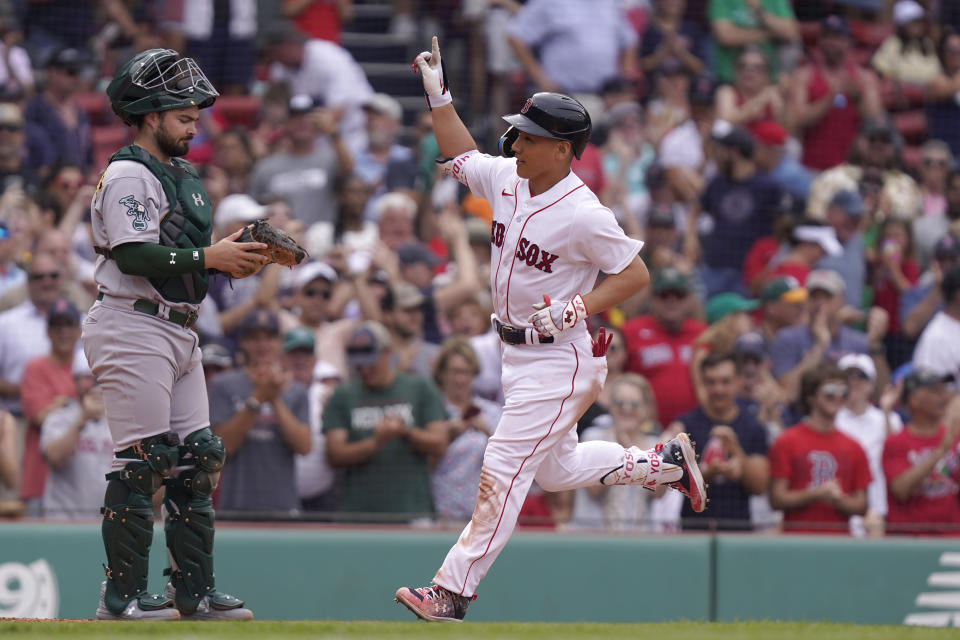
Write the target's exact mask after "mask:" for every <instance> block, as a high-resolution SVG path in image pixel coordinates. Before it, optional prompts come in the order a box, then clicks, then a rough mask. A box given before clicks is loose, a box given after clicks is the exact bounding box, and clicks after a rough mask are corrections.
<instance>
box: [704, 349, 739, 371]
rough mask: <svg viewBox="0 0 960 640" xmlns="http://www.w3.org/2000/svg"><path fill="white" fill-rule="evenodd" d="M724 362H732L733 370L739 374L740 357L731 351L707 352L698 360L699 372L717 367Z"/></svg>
mask: <svg viewBox="0 0 960 640" xmlns="http://www.w3.org/2000/svg"><path fill="white" fill-rule="evenodd" d="M724 362H732V363H733V370H734V372H735V373H736V374H737V375H740V357H739V356H738V355H737V354H736V353H734V352H733V351H713V352H711V353H708V354H707V357H706V358H704V359H703V361H702V362H700V373H701V374H704V373H706V372H707V369H713V368H714V367H718V366H720V365H721V364H723V363H724Z"/></svg>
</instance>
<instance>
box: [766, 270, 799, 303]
mask: <svg viewBox="0 0 960 640" xmlns="http://www.w3.org/2000/svg"><path fill="white" fill-rule="evenodd" d="M808 297H809V294H808V293H807V290H806V289H805V288H804V287H803V286H801V285H800V282H799V281H798V280H797V279H796V278H794V277H793V276H781V277H778V278H774V279H773V280H771V281H770V282H768V283H767V284H765V285H763V289H761V290H760V302H776V301H778V300H781V301H783V302H806V300H807V298H808Z"/></svg>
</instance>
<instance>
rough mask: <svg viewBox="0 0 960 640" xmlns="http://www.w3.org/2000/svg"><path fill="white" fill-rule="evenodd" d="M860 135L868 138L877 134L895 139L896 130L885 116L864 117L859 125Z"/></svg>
mask: <svg viewBox="0 0 960 640" xmlns="http://www.w3.org/2000/svg"><path fill="white" fill-rule="evenodd" d="M860 135H862V136H864V137H865V138H869V139H873V138H876V137H878V136H883V137H885V138H887V139H888V140H893V141H895V140H896V139H897V131H896V129H894V128H893V124H892V123H891V122H890V121H889V120H888V119H887V118H866V119H865V120H864V121H863V125H862V126H861V127H860Z"/></svg>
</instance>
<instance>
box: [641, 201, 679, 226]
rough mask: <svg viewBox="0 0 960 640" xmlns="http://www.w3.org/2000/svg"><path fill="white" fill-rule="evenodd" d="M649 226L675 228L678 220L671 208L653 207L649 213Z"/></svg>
mask: <svg viewBox="0 0 960 640" xmlns="http://www.w3.org/2000/svg"><path fill="white" fill-rule="evenodd" d="M647 226H648V227H654V228H657V229H675V228H676V226H677V220H676V218H675V217H674V215H673V211H671V210H670V209H669V208H662V207H656V206H655V207H651V209H650V211H649V213H647Z"/></svg>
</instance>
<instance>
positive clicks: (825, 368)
mask: <svg viewBox="0 0 960 640" xmlns="http://www.w3.org/2000/svg"><path fill="white" fill-rule="evenodd" d="M828 380H839V381H841V382H846V381H847V376H846V374H844V372H843V371H841V370H840V369H839V368H838V367H837V366H836V365H835V364H832V363H831V364H824V365H820V366H817V367H814V368H813V369H810V370H808V371H806V372H804V374H803V376H802V377H801V378H800V397H799V398H797V403H798V404H799V405H800V410H801V411H802V412H803V415H810V409H811V408H812V407H813V404H812V403H811V402H810V398H812V397H813V396H815V395H817V391H819V390H820V387H821V386H822V385H823V384H824V383H825V382H827V381H828Z"/></svg>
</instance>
